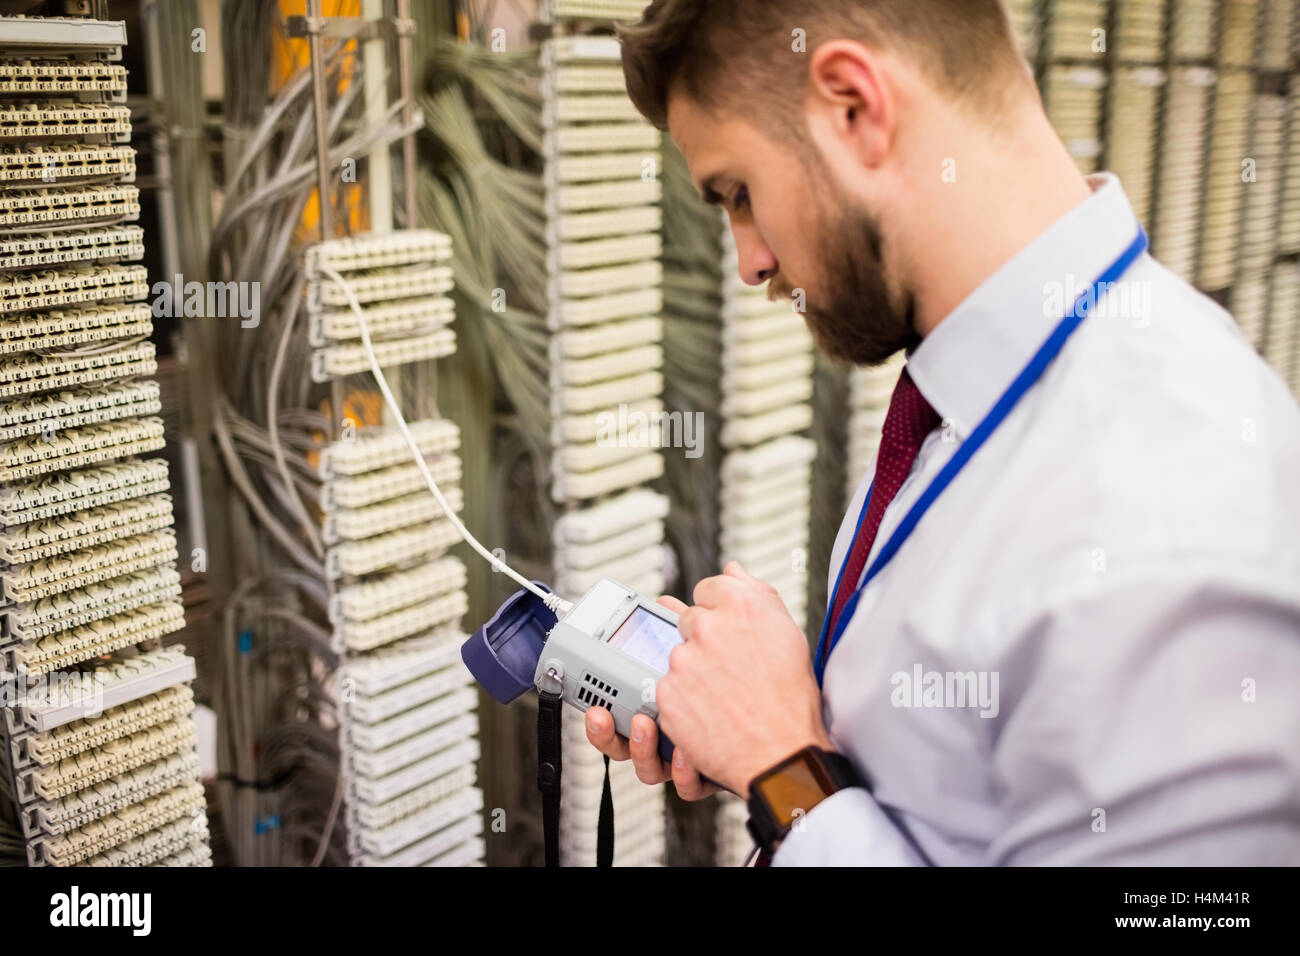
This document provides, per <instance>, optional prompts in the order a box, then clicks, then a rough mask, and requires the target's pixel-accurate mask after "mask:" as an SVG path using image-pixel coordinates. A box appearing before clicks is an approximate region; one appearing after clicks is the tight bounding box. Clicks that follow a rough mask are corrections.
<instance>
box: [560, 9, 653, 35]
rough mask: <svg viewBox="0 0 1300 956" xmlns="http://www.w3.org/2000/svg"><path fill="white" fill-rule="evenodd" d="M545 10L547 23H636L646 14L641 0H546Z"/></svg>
mask: <svg viewBox="0 0 1300 956" xmlns="http://www.w3.org/2000/svg"><path fill="white" fill-rule="evenodd" d="M543 10H544V11H546V14H547V15H548V17H549V19H548V20H547V21H546V22H552V21H554V20H566V19H568V20H571V19H580V20H631V21H636V20H640V19H641V15H642V14H643V13H644V12H645V4H644V3H642V2H641V0H544V5H543ZM575 39H576V38H575Z"/></svg>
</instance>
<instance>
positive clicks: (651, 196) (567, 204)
mask: <svg viewBox="0 0 1300 956" xmlns="http://www.w3.org/2000/svg"><path fill="white" fill-rule="evenodd" d="M662 197H663V184H662V183H661V182H659V180H657V179H656V180H653V181H651V182H645V181H643V180H641V179H629V180H626V181H622V182H610V183H584V184H581V185H572V184H561V185H559V186H557V187H555V189H553V190H549V191H548V193H547V200H548V202H552V203H554V206H555V211H556V212H557V213H573V212H583V211H585V210H588V209H618V208H621V207H623V206H644V205H647V204H649V203H657V202H659V200H660V199H661V198H662Z"/></svg>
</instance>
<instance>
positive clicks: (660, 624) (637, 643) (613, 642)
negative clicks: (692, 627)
mask: <svg viewBox="0 0 1300 956" xmlns="http://www.w3.org/2000/svg"><path fill="white" fill-rule="evenodd" d="M680 643H682V635H681V634H680V633H679V632H678V630H677V628H675V627H674V626H673V625H671V624H669V623H668V622H667V621H665V620H664V619H663V618H661V617H659V615H657V614H652V613H651V612H649V611H647V610H646V609H645V608H643V607H639V608H637V609H636V610H635V611H633V612H632V613H631V614H629V615H628V618H627V620H626V621H624V622H623V623H622V624H621V625H619V628H618V630H617V631H615V632H614V633H613V634H612V635H610V638H609V645H610V647H617V648H618V649H619V650H621V651H623V652H624V653H626V654H631V655H632V656H633V657H635V658H636V659H637V660H639V661H640V662H641V663H643V664H646V665H648V666H650V667H653V668H654V669H655V670H657V671H659V672H660V673H661V674H667V673H668V655H669V654H670V653H671V652H672V649H673V648H674V647H676V646H677V645H678V644H680Z"/></svg>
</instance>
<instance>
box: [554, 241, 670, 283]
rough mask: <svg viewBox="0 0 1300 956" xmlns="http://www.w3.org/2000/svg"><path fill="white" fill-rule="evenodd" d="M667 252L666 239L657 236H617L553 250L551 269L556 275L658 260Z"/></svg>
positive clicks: (574, 243)
mask: <svg viewBox="0 0 1300 956" xmlns="http://www.w3.org/2000/svg"><path fill="white" fill-rule="evenodd" d="M662 253H663V239H661V238H660V237H659V236H657V235H654V234H649V235H634V236H617V237H615V238H612V239H608V238H607V239H593V240H590V241H588V242H570V243H565V244H563V245H561V246H560V247H559V248H558V249H556V250H552V253H551V255H550V256H548V262H547V266H548V268H549V270H550V272H551V274H552V275H554V274H557V273H559V272H560V271H561V270H564V269H591V268H596V267H599V266H610V265H614V264H615V263H621V262H639V261H641V260H643V259H658V258H659V256H660V255H661V254H662Z"/></svg>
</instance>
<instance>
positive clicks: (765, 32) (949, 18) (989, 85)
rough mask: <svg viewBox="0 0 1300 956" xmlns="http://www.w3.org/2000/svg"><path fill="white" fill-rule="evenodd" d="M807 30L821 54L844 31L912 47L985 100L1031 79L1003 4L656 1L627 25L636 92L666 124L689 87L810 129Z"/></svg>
mask: <svg viewBox="0 0 1300 956" xmlns="http://www.w3.org/2000/svg"><path fill="white" fill-rule="evenodd" d="M955 7H959V8H960V12H958V11H957V10H954V8H955ZM797 29H802V30H804V31H805V33H804V37H805V43H806V49H807V51H808V52H809V53H811V52H812V51H813V50H814V49H816V46H817V44H819V43H822V42H825V41H827V40H831V39H838V38H848V39H854V40H857V41H859V42H860V43H862V44H863V45H865V46H868V47H876V48H888V47H891V46H892V47H895V48H897V49H900V50H902V51H904V52H908V53H910V54H912V57H913V59H914V60H915V61H916V62H917V63H918V64H919V65H920V66H921V68H922V69H923V70H924V71H925V72H926V74H927V75H928V76H929V77H930V79H931V82H933V83H934V84H935V85H936V86H938V87H939V88H942V89H946V90H948V91H950V92H951V93H953V94H954V96H956V97H960V98H962V99H965V100H968V101H971V102H981V101H982V102H983V103H984V104H985V105H990V104H991V103H993V102H995V101H996V100H998V99H999V97H1000V94H1001V93H1002V92H1003V91H1004V88H1005V86H1006V84H1007V80H1008V76H1009V70H1010V69H1011V68H1013V67H1014V68H1016V69H1018V70H1020V72H1021V77H1022V78H1027V73H1026V70H1025V64H1024V60H1023V58H1022V57H1021V56H1020V52H1019V48H1018V46H1017V45H1016V40H1015V34H1014V32H1013V30H1012V27H1011V20H1010V17H1009V16H1008V14H1007V11H1006V8H1005V7H1004V6H1003V3H1002V0H961V3H960V4H957V3H955V2H954V0H654V2H653V3H651V4H650V5H649V6H648V7H647V8H646V10H645V13H644V15H643V18H642V20H641V22H639V23H636V24H629V25H623V26H620V27H619V28H618V34H619V38H620V39H621V40H622V43H623V73H624V77H625V79H626V81H627V88H628V93H629V94H630V95H631V97H632V102H633V103H634V104H635V105H636V108H637V109H638V110H640V112H641V113H642V115H644V116H645V117H646V119H648V120H649V121H650V122H651V123H653V124H654V125H655V126H657V127H658V128H659V129H661V130H666V129H667V128H668V96H669V94H670V93H671V92H673V91H674V88H675V87H676V86H677V84H680V89H681V90H682V91H684V92H685V93H686V94H687V95H688V96H690V97H691V98H692V99H693V100H695V101H696V102H697V103H699V104H700V105H702V106H704V107H706V108H707V109H710V110H711V111H713V112H719V111H720V110H724V109H727V110H734V109H740V108H743V109H744V110H745V111H746V115H747V116H749V117H751V118H753V119H754V120H755V121H756V122H758V123H759V124H760V125H765V126H767V127H768V128H778V129H782V130H784V131H786V132H787V133H792V134H794V135H796V136H798V135H799V129H800V128H801V123H798V124H797V123H795V122H794V118H795V117H797V116H801V114H802V110H801V109H800V107H801V104H802V102H803V97H804V95H805V93H806V89H807V79H808V70H807V60H806V59H805V58H803V57H799V56H790V54H791V53H792V52H793V51H794V43H795V40H796V37H797V34H796V33H795V32H794V31H795V30H797Z"/></svg>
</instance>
